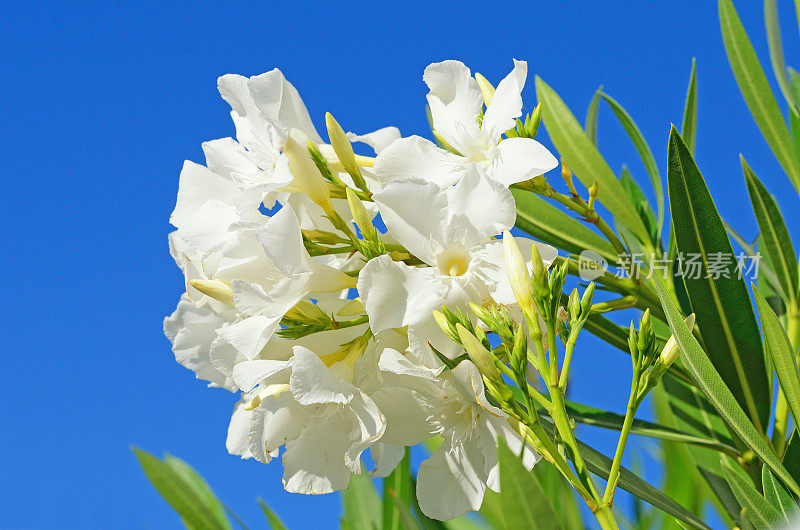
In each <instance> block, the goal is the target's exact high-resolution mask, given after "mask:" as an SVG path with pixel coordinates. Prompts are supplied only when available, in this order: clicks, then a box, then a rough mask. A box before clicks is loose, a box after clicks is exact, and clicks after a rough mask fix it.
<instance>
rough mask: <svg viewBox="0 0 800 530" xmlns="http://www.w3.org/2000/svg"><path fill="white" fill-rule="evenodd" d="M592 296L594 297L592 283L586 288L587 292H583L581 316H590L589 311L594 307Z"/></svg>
mask: <svg viewBox="0 0 800 530" xmlns="http://www.w3.org/2000/svg"><path fill="white" fill-rule="evenodd" d="M592 296H594V282H590V283H589V285H587V286H586V290H585V291H583V296H582V297H581V314H583V315H588V314H589V310H590V309H591V307H592Z"/></svg>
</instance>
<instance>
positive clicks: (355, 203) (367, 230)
mask: <svg viewBox="0 0 800 530" xmlns="http://www.w3.org/2000/svg"><path fill="white" fill-rule="evenodd" d="M346 194H347V204H349V205H350V213H351V214H353V219H354V220H355V222H356V225H357V226H358V229H359V230H361V235H363V236H364V239H367V240H373V239H374V238H375V236H376V234H375V227H374V226H373V225H372V216H371V215H370V214H369V212H368V211H367V209H366V208H365V207H364V203H363V202H361V199H359V198H358V195H356V194H355V192H354V191H353V190H352V189H350V188H347V191H346Z"/></svg>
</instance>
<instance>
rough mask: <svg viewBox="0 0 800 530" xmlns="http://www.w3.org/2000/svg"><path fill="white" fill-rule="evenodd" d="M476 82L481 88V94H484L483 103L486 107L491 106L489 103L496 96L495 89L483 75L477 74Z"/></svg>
mask: <svg viewBox="0 0 800 530" xmlns="http://www.w3.org/2000/svg"><path fill="white" fill-rule="evenodd" d="M475 81H477V82H478V86H479V87H481V93H482V94H483V102H484V103H485V104H486V106H487V107H488V106H489V103H491V101H492V96H494V87H493V86H492V84H491V83H490V82H489V81H488V80H487V79H486V78H485V77H483V76H482V75H481V74H479V73H478V72H475Z"/></svg>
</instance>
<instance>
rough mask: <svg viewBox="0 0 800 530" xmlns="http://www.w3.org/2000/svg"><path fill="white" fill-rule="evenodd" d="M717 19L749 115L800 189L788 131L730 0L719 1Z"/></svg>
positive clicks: (798, 175)
mask: <svg viewBox="0 0 800 530" xmlns="http://www.w3.org/2000/svg"><path fill="white" fill-rule="evenodd" d="M719 20H720V26H721V28H722V38H723V41H724V42H725V50H726V52H727V53H728V61H729V62H730V64H731V69H732V70H733V75H734V76H735V77H736V82H737V83H738V84H739V90H740V91H741V93H742V96H743V97H744V101H745V103H747V107H748V108H749V109H750V114H752V115H753V119H755V122H756V124H757V125H758V128H759V129H760V130H761V134H763V135H764V139H765V140H766V141H767V144H769V146H770V148H771V149H772V152H773V153H774V154H775V157H776V158H777V159H778V162H779V163H780V165H781V167H783V170H784V171H785V172H786V174H787V175H788V177H789V179H790V180H791V181H792V183H793V184H794V186H795V188H797V189H798V190H800V165H799V164H798V160H797V159H796V158H795V156H794V148H793V146H792V139H791V137H790V135H789V130H788V129H787V127H786V122H785V121H784V119H783V115H782V114H781V109H780V107H778V102H777V101H776V100H775V95H774V94H773V92H772V89H771V88H770V86H769V82H768V81H767V78H766V76H765V75H764V69H763V68H762V67H761V63H760V62H759V60H758V56H757V55H756V52H755V50H754V49H753V45H752V44H751V43H750V39H749V38H748V36H747V32H746V31H745V29H744V26H742V21H741V20H739V15H738V14H737V13H736V8H735V7H734V6H733V2H732V1H731V0H719Z"/></svg>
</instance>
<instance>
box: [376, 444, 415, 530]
mask: <svg viewBox="0 0 800 530" xmlns="http://www.w3.org/2000/svg"><path fill="white" fill-rule="evenodd" d="M409 458H410V457H409V449H408V447H406V449H405V456H404V457H403V459H402V460H401V461H400V463H399V464H398V465H397V467H396V468H395V469H394V471H392V474H391V475H389V476H388V477H386V478H385V479H383V526H382V527H381V528H382V529H383V530H399V529H401V528H405V523H404V521H403V517H404V514H403V513H402V510H401V509H400V508H398V507H397V505H398V503H399V504H402V505H403V507H404V508H405V509H406V511H408V506H409V505H410V504H411V490H412V489H413V485H412V483H411V480H412V479H411V469H410V467H409V466H410V462H409ZM395 499H397V502H395Z"/></svg>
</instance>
